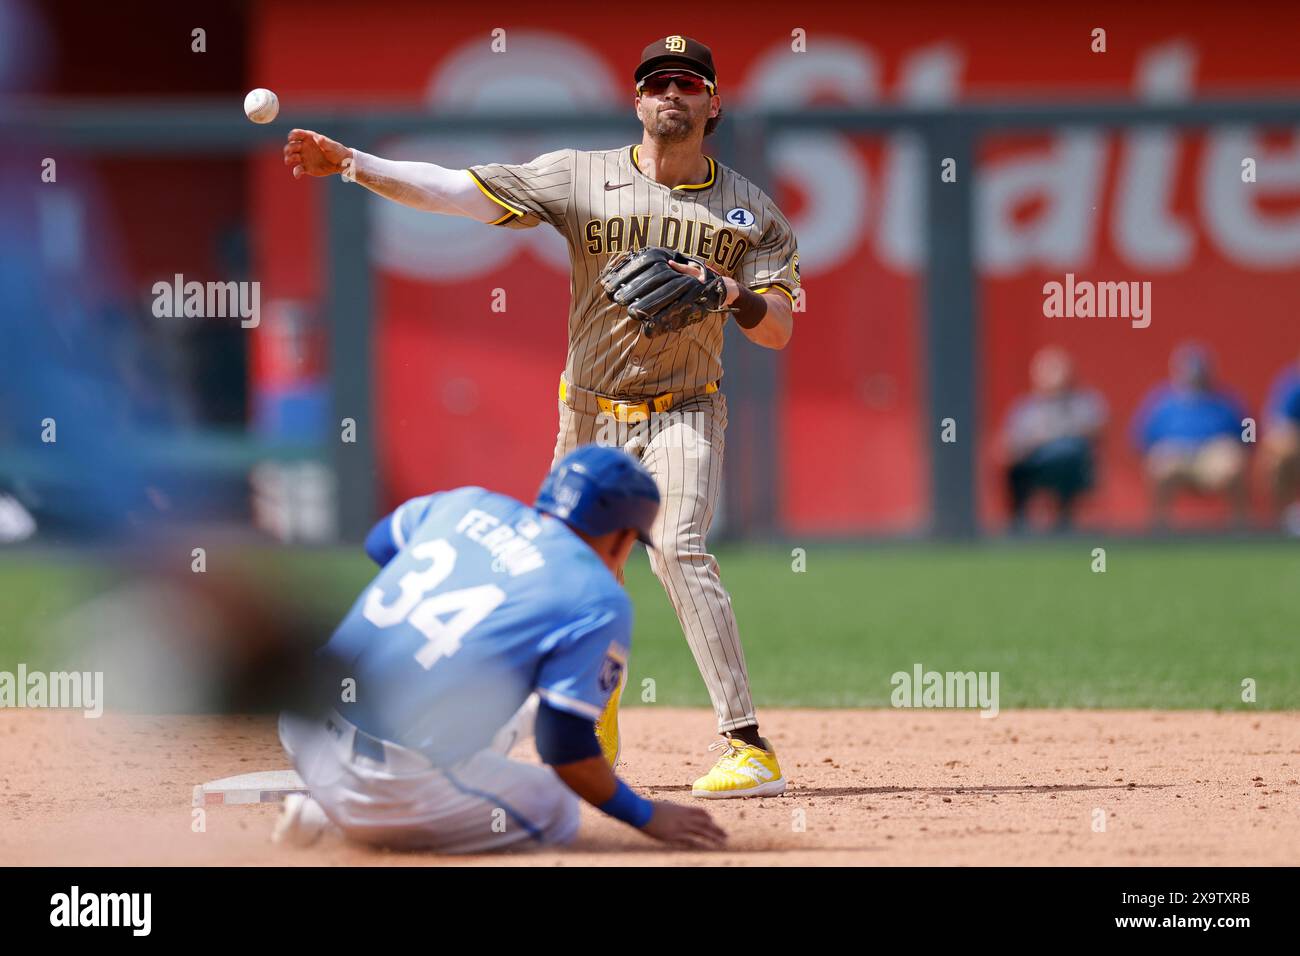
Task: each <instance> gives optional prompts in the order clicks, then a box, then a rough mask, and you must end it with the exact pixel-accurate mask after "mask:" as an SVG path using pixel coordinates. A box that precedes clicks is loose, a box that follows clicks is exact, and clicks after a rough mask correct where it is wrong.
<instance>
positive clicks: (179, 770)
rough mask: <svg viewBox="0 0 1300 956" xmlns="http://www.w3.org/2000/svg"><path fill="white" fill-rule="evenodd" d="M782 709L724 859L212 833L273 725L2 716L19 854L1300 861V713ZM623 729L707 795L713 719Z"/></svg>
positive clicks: (475, 860) (673, 780)
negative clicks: (312, 843)
mask: <svg viewBox="0 0 1300 956" xmlns="http://www.w3.org/2000/svg"><path fill="white" fill-rule="evenodd" d="M763 717H764V728H765V731H767V732H768V733H769V734H770V736H771V737H772V739H773V741H774V743H775V744H776V746H777V750H778V752H779V754H780V756H781V760H782V765H783V767H784V769H785V771H786V774H787V776H788V777H789V778H790V779H791V782H792V787H791V789H790V790H789V791H788V792H787V793H786V795H785V796H783V797H780V798H777V799H767V800H747V801H730V802H714V803H712V804H710V806H711V807H712V808H713V809H715V810H716V813H717V816H718V818H719V820H720V821H721V822H722V824H723V826H724V827H726V829H727V830H728V831H729V833H730V835H731V841H730V845H729V847H728V849H727V850H726V851H724V852H721V853H716V854H703V853H685V852H665V851H662V850H660V849H658V848H657V847H656V846H655V845H654V844H652V843H650V842H649V841H648V840H646V839H644V838H642V837H641V836H639V835H638V834H636V833H634V832H632V831H631V830H629V829H627V828H626V827H624V826H622V825H621V824H618V823H615V822H613V821H611V820H609V819H606V818H604V817H602V816H601V814H599V813H597V812H595V811H590V812H589V811H588V810H587V808H584V814H585V816H584V819H583V830H582V833H581V835H580V836H579V839H578V842H577V843H576V844H575V845H574V846H573V847H571V848H568V849H566V850H561V851H556V850H529V851H520V852H515V853H510V854H504V855H496V856H477V857H463V858H441V857H437V856H435V855H432V854H397V853H383V852H375V851H371V850H367V849H362V848H358V847H353V846H349V845H346V844H344V843H343V842H341V841H340V840H338V839H336V838H329V839H327V840H326V841H324V842H323V843H321V844H320V845H318V846H317V847H314V848H311V849H308V850H287V849H281V848H279V847H274V846H272V845H271V844H270V842H269V839H268V838H269V834H270V831H271V827H272V823H273V821H274V818H275V815H276V813H277V812H278V811H277V809H276V807H275V806H273V805H265V806H231V807H222V806H214V807H208V808H207V811H206V821H205V822H206V832H202V833H195V832H192V831H191V805H190V804H191V797H192V791H193V787H194V785H195V784H198V783H202V782H204V781H207V780H212V779H216V778H219V777H225V776H230V775H233V774H238V773H246V772H250V771H253V770H270V769H278V768H281V767H285V766H287V763H286V761H285V760H284V758H283V756H282V755H281V753H280V750H279V747H278V744H277V742H276V739H275V733H274V722H273V720H272V719H270V718H266V717H256V718H254V717H224V718H219V717H139V716H123V715H114V714H107V715H105V716H104V717H103V718H102V719H99V720H87V719H85V718H83V717H81V715H80V714H79V713H66V712H38V711H13V710H4V711H0V864H10V865H15V864H17V865H24V864H92V865H104V864H126V865H134V864H178V865H189V864H234V865H257V864H276V865H295V864H310V865H380V866H398V865H415V866H425V865H432V864H440V863H447V862H454V863H461V864H482V863H489V862H490V863H504V864H507V865H521V866H552V865H575V864H596V865H601V866H608V865H614V864H637V865H665V864H678V865H690V864H700V863H710V864H727V865H756V864H757V865H773V864H778V865H780V864H813V865H816V864H864V865H912V864H975V865H979V864H1027V863H1034V864H1062V865H1076V864H1110V865H1124V864H1146V865H1152V864H1155V865H1174V864H1179V865H1198V864H1201V865H1225V864H1245V865H1256V864H1290V865H1295V864H1297V863H1300V782H1298V781H1300V714H1296V713H1261V714H1214V713H1204V712H1131V711H1129V712H1121V711H1019V712H1017V711H1004V712H1003V713H1002V714H1001V715H999V716H998V717H997V718H995V719H992V720H983V719H981V718H980V717H979V716H978V715H977V714H975V713H973V712H954V711H849V710H839V711H814V710H794V711H767V712H765V713H764V715H763ZM623 726H624V755H625V760H624V764H623V765H622V766H621V767H620V770H621V772H622V773H623V774H624V776H625V777H626V779H627V780H628V781H629V782H630V783H631V784H633V785H634V786H636V787H638V788H640V789H641V790H642V791H643V792H645V793H647V794H648V795H651V796H655V797H662V798H668V799H679V800H689V799H691V798H690V796H689V784H690V781H691V780H692V779H693V778H694V776H695V775H696V774H697V773H698V772H700V771H701V770H703V769H704V768H706V767H707V766H708V765H709V762H710V755H709V754H707V753H706V752H705V747H706V746H707V744H708V743H709V740H710V737H709V730H710V727H711V717H710V715H708V714H706V713H704V712H703V711H691V710H670V709H661V708H637V709H632V710H629V711H627V712H625V713H624V715H623ZM525 749H530V748H525ZM1102 814H1104V818H1103V816H1102ZM1103 819H1104V831H1102V832H1098V831H1097V830H1096V829H1095V828H1096V827H1097V826H1099V825H1100V822H1101V821H1103Z"/></svg>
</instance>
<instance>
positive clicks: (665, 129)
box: [646, 107, 697, 143]
mask: <svg viewBox="0 0 1300 956" xmlns="http://www.w3.org/2000/svg"><path fill="white" fill-rule="evenodd" d="M696 125H697V124H696V122H695V117H694V116H692V115H691V113H690V111H689V110H687V109H686V108H685V107H682V108H681V112H680V113H676V114H673V115H671V116H665V115H664V114H663V113H662V112H656V113H655V115H654V120H653V124H652V125H647V126H646V132H647V133H649V134H650V136H651V138H652V139H653V140H654V141H655V142H657V143H681V142H684V141H686V140H688V139H690V138H691V134H692V133H694V132H695V127H696Z"/></svg>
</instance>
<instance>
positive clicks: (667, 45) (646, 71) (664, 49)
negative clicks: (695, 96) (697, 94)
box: [633, 35, 718, 88]
mask: <svg viewBox="0 0 1300 956" xmlns="http://www.w3.org/2000/svg"><path fill="white" fill-rule="evenodd" d="M669 63H681V64H684V65H685V66H687V67H689V68H692V69H694V71H695V72H697V73H699V74H700V75H701V76H703V77H704V78H705V79H706V80H708V81H709V82H710V83H712V84H713V85H714V87H715V88H716V87H717V85H718V75H717V73H716V72H715V71H714V69H713V51H712V50H710V49H709V48H708V47H706V46H705V45H704V44H703V43H701V42H700V41H699V40H692V39H691V38H690V37H684V36H676V35H674V36H670V37H664V38H663V39H662V40H655V42H654V43H651V44H650V45H649V46H648V47H646V48H645V49H644V50H642V51H641V65H640V66H638V67H637V68H636V73H635V74H634V75H633V79H634V80H636V82H637V83H640V82H641V81H642V80H643V79H645V78H646V77H647V76H649V75H650V74H651V73H653V72H655V70H657V69H659V68H660V67H662V66H665V65H666V64H669Z"/></svg>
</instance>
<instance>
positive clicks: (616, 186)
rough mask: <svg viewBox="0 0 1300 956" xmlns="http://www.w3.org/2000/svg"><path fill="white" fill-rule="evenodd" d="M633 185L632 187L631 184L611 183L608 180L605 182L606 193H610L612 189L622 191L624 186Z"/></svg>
mask: <svg viewBox="0 0 1300 956" xmlns="http://www.w3.org/2000/svg"><path fill="white" fill-rule="evenodd" d="M631 185H632V184H631V183H611V182H610V181H609V180H608V179H607V180H605V192H609V191H610V190H612V189H622V188H623V187H624V186H631Z"/></svg>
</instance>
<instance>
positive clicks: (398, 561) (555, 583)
mask: <svg viewBox="0 0 1300 956" xmlns="http://www.w3.org/2000/svg"><path fill="white" fill-rule="evenodd" d="M366 550H367V552H368V553H370V555H371V557H372V558H374V559H375V560H376V561H378V562H379V563H380V564H382V565H383V569H382V570H381V571H380V572H379V574H378V575H377V576H376V577H375V579H374V580H373V581H372V582H371V583H370V586H369V587H367V588H366V590H365V592H364V593H362V595H361V596H360V597H359V598H358V599H357V601H356V603H355V604H354V605H353V606H352V610H351V611H350V612H349V613H348V616H347V617H346V618H344V620H343V623H342V624H340V625H339V628H338V630H336V631H335V632H334V636H333V637H332V638H330V641H329V643H328V644H326V645H325V647H324V648H323V650H322V652H321V653H322V655H323V656H324V657H325V659H326V660H327V661H328V664H329V668H328V669H329V670H330V671H331V672H332V673H334V674H336V675H340V676H341V677H343V678H346V677H352V678H354V679H355V681H356V684H355V687H356V700H355V702H347V701H346V697H347V695H344V696H345V702H343V703H340V704H336V705H335V709H336V710H338V712H339V713H340V714H341V715H342V716H343V717H345V718H346V719H347V720H350V721H351V722H352V723H354V724H355V725H356V726H357V727H359V728H361V729H362V730H364V731H365V732H366V733H368V734H371V735H373V736H375V737H380V738H383V739H385V740H389V741H392V742H393V743H397V744H400V745H402V746H404V747H407V748H410V749H412V750H417V751H420V752H421V753H423V754H424V755H425V756H427V757H428V758H429V759H430V760H432V761H433V762H434V763H435V764H438V765H446V764H450V763H454V762H456V761H457V760H460V759H462V758H464V757H468V756H470V755H471V754H473V753H476V752H477V751H479V750H481V749H483V748H484V747H486V746H487V745H488V744H489V743H490V742H491V740H492V738H493V736H494V735H495V734H496V733H497V731H498V730H500V729H501V727H502V726H503V725H504V724H505V723H506V721H508V720H509V719H510V717H511V716H512V715H513V714H514V713H515V711H517V710H518V709H519V707H520V706H521V705H522V704H523V703H524V701H525V700H526V699H527V697H528V695H529V694H531V693H532V692H533V691H534V690H536V691H537V692H538V693H539V694H540V695H541V697H542V698H543V699H544V700H545V701H546V702H547V703H548V704H550V705H551V706H552V707H555V708H556V709H558V710H563V711H567V712H569V713H572V714H576V715H579V716H581V717H586V718H590V719H591V720H593V721H594V720H596V718H598V717H599V716H600V713H601V711H602V709H603V708H604V706H605V703H606V701H607V700H608V698H609V695H610V693H611V692H612V691H613V689H614V688H615V686H617V684H618V682H619V681H620V680H621V679H622V675H623V670H624V668H625V667H626V663H627V655H628V650H629V646H630V642H631V637H632V605H631V602H630V601H629V599H628V597H627V593H626V592H625V591H624V590H623V588H622V587H621V586H620V585H619V583H618V581H617V580H616V579H615V577H614V575H613V574H612V573H610V571H609V569H608V568H606V567H605V565H604V564H603V563H602V562H601V560H600V559H599V558H598V557H597V556H596V553H595V552H594V551H592V550H591V548H590V547H589V546H588V545H587V544H586V543H585V542H584V541H583V540H582V539H581V538H579V537H578V536H577V535H575V534H574V533H573V532H572V531H570V530H569V528H568V527H567V526H566V525H565V524H564V523H563V522H561V521H558V520H556V519H555V518H552V517H549V516H544V515H542V514H541V513H540V512H538V511H536V510H535V509H533V508H531V507H529V506H527V505H524V504H522V503H520V502H518V501H515V500H514V499H513V498H510V497H507V496H506V495H500V494H494V493H492V492H489V491H485V490H484V489H482V488H457V489H456V490H454V491H448V492H442V493H440V494H434V495H429V496H427V497H423V498H412V499H411V500H410V501H407V502H406V503H405V504H403V505H402V506H401V507H400V508H398V509H397V510H396V511H394V512H393V513H392V514H391V515H390V516H389V517H388V518H387V519H385V520H384V521H383V522H381V523H380V524H379V525H376V527H375V530H374V531H372V532H371V535H370V538H369V539H368V540H367V542H366ZM335 686H336V687H337V686H339V685H338V684H336V685H335Z"/></svg>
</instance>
